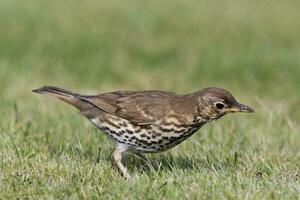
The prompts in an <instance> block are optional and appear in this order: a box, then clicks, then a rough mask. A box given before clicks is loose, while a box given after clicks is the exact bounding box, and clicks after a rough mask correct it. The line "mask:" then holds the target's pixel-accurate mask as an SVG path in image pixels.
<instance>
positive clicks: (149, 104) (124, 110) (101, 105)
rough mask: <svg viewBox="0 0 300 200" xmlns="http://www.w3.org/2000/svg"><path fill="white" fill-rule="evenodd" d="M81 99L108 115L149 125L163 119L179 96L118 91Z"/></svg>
mask: <svg viewBox="0 0 300 200" xmlns="http://www.w3.org/2000/svg"><path fill="white" fill-rule="evenodd" d="M80 98H81V99H82V100H84V101H88V102H89V103H91V104H92V105H94V106H95V107H97V108H98V109H100V110H102V111H104V112H106V113H109V114H112V115H116V116H119V117H121V118H124V119H127V120H129V121H131V122H134V123H138V124H149V123H153V122H155V121H157V120H159V119H162V118H163V117H164V116H165V115H166V112H169V111H170V110H171V105H172V101H174V99H176V98H177V95H176V94H174V93H169V92H162V91H138V92H130V91H118V92H111V93H104V94H100V95H97V96H82V97H80ZM95 112H97V111H96V110H95Z"/></svg>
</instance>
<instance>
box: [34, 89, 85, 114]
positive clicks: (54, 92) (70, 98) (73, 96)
mask: <svg viewBox="0 0 300 200" xmlns="http://www.w3.org/2000/svg"><path fill="white" fill-rule="evenodd" d="M32 92H35V93H39V94H48V95H50V96H54V97H57V98H58V99H60V100H62V101H64V102H66V103H69V104H71V105H73V106H75V107H77V108H78V109H80V108H81V107H82V106H83V104H84V103H85V102H83V101H82V100H80V99H78V97H80V95H79V94H77V93H74V92H71V91H68V90H64V89H61V88H58V87H53V86H44V87H41V88H38V89H35V90H32Z"/></svg>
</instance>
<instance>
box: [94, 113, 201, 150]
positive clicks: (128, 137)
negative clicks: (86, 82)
mask: <svg viewBox="0 0 300 200" xmlns="http://www.w3.org/2000/svg"><path fill="white" fill-rule="evenodd" d="M91 122H92V123H93V124H94V125H96V126H97V127H98V128H99V129H100V130H102V131H103V132H104V133H106V134H107V135H108V136H109V137H111V138H112V139H113V140H115V141H116V142H117V143H121V144H125V145H127V146H128V148H129V149H132V150H135V151H140V152H145V153H155V152H161V151H165V150H168V149H170V148H172V147H174V146H176V145H177V144H179V143H181V142H182V141H184V140H185V139H187V138H188V137H190V136H191V135H192V134H193V133H195V132H196V131H197V130H198V129H199V128H200V127H201V126H202V125H203V124H196V125H191V126H187V125H174V124H166V125H163V124H160V123H157V124H145V125H137V124H134V123H132V122H130V121H129V120H126V119H123V118H120V117H116V116H112V115H109V116H105V117H103V116H101V117H97V118H94V119H91Z"/></svg>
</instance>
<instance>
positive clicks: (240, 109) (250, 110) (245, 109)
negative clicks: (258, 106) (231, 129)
mask: <svg viewBox="0 0 300 200" xmlns="http://www.w3.org/2000/svg"><path fill="white" fill-rule="evenodd" d="M237 110H238V112H246V113H253V112H255V110H254V109H253V108H250V107H249V106H247V105H245V104H241V103H240V104H239V105H238V106H237Z"/></svg>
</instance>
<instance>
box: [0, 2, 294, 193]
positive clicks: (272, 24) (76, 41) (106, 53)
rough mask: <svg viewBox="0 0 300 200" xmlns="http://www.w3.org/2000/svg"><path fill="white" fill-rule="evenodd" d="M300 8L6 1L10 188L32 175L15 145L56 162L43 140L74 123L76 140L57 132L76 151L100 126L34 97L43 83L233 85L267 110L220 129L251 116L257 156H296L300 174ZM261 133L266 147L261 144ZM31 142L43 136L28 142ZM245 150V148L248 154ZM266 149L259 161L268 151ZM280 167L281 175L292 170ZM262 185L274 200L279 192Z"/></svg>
mask: <svg viewBox="0 0 300 200" xmlns="http://www.w3.org/2000/svg"><path fill="white" fill-rule="evenodd" d="M299 8H300V1H297V0H285V1H279V0H265V1H254V0H245V1H241V0H224V1H217V0H200V1H196V0H188V1H181V0H173V1H140V0H129V1H117V0H110V1H97V0H63V1H60V0H52V1H42V0H26V1H17V0H1V1H0V102H1V105H0V117H1V124H2V125H1V130H2V135H1V137H2V139H1V140H2V142H1V146H0V147H1V149H0V150H1V152H2V155H1V158H2V170H3V169H4V166H6V168H5V169H6V175H2V178H3V176H4V177H6V178H7V179H5V180H10V178H11V177H10V174H11V171H10V170H12V171H13V170H14V169H18V168H19V167H20V166H19V165H17V164H15V163H14V161H13V158H14V156H15V150H14V148H13V147H12V146H14V145H15V146H17V147H19V148H20V149H22V148H23V149H26V150H27V151H28V152H36V151H37V149H39V150H40V151H42V152H43V153H44V156H46V157H47V155H48V150H47V149H43V148H44V147H42V146H43V145H44V143H43V142H42V141H41V140H42V139H41V138H39V137H41V136H40V135H41V132H42V133H43V132H45V131H46V130H47V129H49V128H50V129H51V127H53V126H54V127H56V128H57V126H58V127H62V126H67V128H66V129H67V131H66V132H67V133H65V135H64V136H58V135H59V133H55V132H54V133H53V134H54V136H52V137H54V139H53V143H55V141H56V140H55V137H58V138H60V140H62V141H68V142H70V144H74V143H76V142H77V139H76V138H75V139H74V140H75V141H72V139H70V138H72V137H74V136H73V135H72V132H73V131H74V129H76V128H77V129H78V130H82V132H83V131H84V130H86V129H87V127H89V128H88V131H89V132H92V133H93V131H94V129H93V128H92V127H91V126H90V125H85V126H81V125H80V123H83V121H84V120H83V119H82V118H80V117H77V118H76V117H74V116H75V112H74V110H72V109H71V108H68V106H66V105H64V104H62V103H61V104H60V103H58V102H54V101H52V99H51V100H48V99H47V98H46V97H43V98H42V97H38V96H37V95H34V94H32V93H31V90H32V89H35V88H37V87H40V86H42V85H54V86H59V87H63V88H66V89H71V90H75V91H78V92H83V93H91V94H93V93H100V92H107V91H112V90H121V89H126V90H142V89H143V90H144V89H158V90H168V91H174V92H178V93H188V92H192V91H194V90H197V89H200V88H203V87H207V86H219V87H222V88H226V89H228V90H229V91H231V92H232V93H233V94H234V95H235V96H236V98H237V99H238V100H240V101H241V102H244V103H246V104H249V105H252V106H253V107H254V108H255V109H256V110H257V113H256V114H255V115H253V116H251V117H250V116H241V115H239V116H235V117H232V118H230V117H228V118H226V119H224V121H223V122H220V123H221V124H222V125H223V127H225V128H224V132H226V131H228V130H231V129H230V127H231V125H232V124H231V123H233V122H232V121H233V120H239V118H240V121H238V122H239V123H240V124H243V126H242V128H244V129H242V131H241V132H242V133H241V135H243V133H245V134H244V135H245V137H247V138H246V140H245V141H246V144H247V143H248V144H249V143H250V145H244V147H247V148H246V149H248V150H249V152H252V150H253V149H255V148H256V147H257V146H256V147H254V146H255V145H254V144H256V145H259V144H262V143H263V144H267V146H268V145H269V146H268V147H270V148H269V149H273V150H274V147H276V148H278V149H277V150H278V151H277V150H276V151H274V152H273V153H274V154H276V153H278V152H281V153H282V154H287V155H290V156H291V157H292V158H294V159H295V160H294V161H293V162H291V163H294V164H296V166H299V162H298V161H299V160H298V161H297V158H299V151H298V150H297V149H298V148H299V142H297V141H299V130H300V129H299V118H300V110H299V106H300V100H299V99H300V34H299V33H300V23H299V19H300V12H299ZM58 108H59V109H58ZM247 120H249V121H247ZM12 121H13V123H12ZM241 121H242V123H241ZM62 122H64V123H63V124H62ZM72 122H73V124H72ZM75 122H76V123H75ZM14 123H15V124H14ZM28 123H29V124H30V125H28ZM218 123H219V122H218ZM20 124H21V125H20ZM24 124H25V125H24ZM49 124H50V125H49ZM66 124H71V125H69V126H68V125H66ZM72 125H73V128H72ZM28 126H29V127H28ZM215 126H216V125H215ZM20 127H21V128H20ZM24 127H25V128H24ZM218 128H219V129H218ZM254 128H256V129H254ZM59 130H61V131H62V130H63V131H62V132H64V131H65V129H62V128H60V129H59ZM209 130H210V129H209ZM217 130H218V131H217V132H218V133H220V135H218V136H216V137H220V138H222V137H223V136H224V135H222V134H225V133H224V132H223V131H222V129H221V128H220V127H219V126H217ZM247 130H251V131H250V133H251V134H252V135H250V136H249V135H247V134H249V133H247V132H248V131H247ZM18 131H19V132H18ZM26 131H27V132H26ZM222 132H223V133H222ZM77 134H82V135H79V136H83V135H84V133H77ZM89 135H90V136H89V137H90V139H87V141H85V140H83V143H84V142H86V143H85V144H86V146H88V145H89V144H91V145H92V147H91V148H92V151H94V150H96V148H97V144H94V143H89V142H93V141H94V140H95V141H97V139H95V138H97V136H95V134H89ZM261 136H263V138H264V140H263V141H267V142H266V143H265V142H262V143H260V142H261V141H260V138H261ZM26 137H29V138H31V139H32V138H35V139H36V140H30V141H27V142H25V143H24V141H26V140H24V138H26ZM195 137H196V136H195ZM37 138H38V139H37ZM251 139H253V140H251ZM100 140H103V141H106V140H105V139H103V138H100ZM208 140H209V139H208ZM33 141H34V142H33ZM103 141H102V142H103ZM221 141H222V139H221V140H220V142H221ZM56 142H57V143H58V144H59V142H58V141H56ZM11 143H12V144H14V145H9V144H11ZM190 144H191V145H192V144H193V143H192V142H191V141H190ZM213 144H214V142H212V145H213ZM22 145H23V146H22ZM24 145H25V146H24ZM26 145H27V146H26ZM93 145H94V146H93ZM251 145H252V146H251ZM280 145H281V146H280ZM54 146H55V145H54ZM58 146H59V145H58ZM83 146H84V145H83ZM195 146H197V145H196V144H195ZM242 147H243V145H242ZM242 147H240V148H239V147H237V146H235V149H237V150H241V151H242V150H243V149H242ZM281 147H282V149H284V150H282V149H281ZM93 148H95V149H93ZM203 148H204V149H205V148H206V147H203ZM207 148H208V147H207ZM209 148H212V149H213V147H209ZM209 148H208V149H209ZM230 148H231V147H230V146H228V149H230ZM257 148H258V149H259V148H260V147H257ZM261 148H263V147H261ZM17 149H18V148H17ZM107 149H108V150H106V151H107V152H109V147H107ZM182 149H183V150H186V149H188V146H184V145H183V147H182ZM256 150H257V149H256ZM281 150H282V151H281ZM174 151H175V152H173V154H175V155H176V152H177V151H176V150H174ZM253 151H254V150H253ZM225 152H226V149H225ZM259 152H260V153H262V154H261V155H260V154H259V153H257V154H255V155H256V156H257V155H258V157H260V156H262V155H263V154H264V153H266V152H268V148H266V149H264V150H262V151H259ZM201 153H202V155H204V157H205V153H203V152H201ZM271 153H272V152H271ZM186 154H187V153H186ZM42 155H43V154H42ZM191 155H193V154H191ZM197 155H198V154H197ZM216 155H218V154H216ZM222 155H223V154H221V155H220V156H219V157H220V158H221V157H222ZM251 156H253V155H251V154H250V156H249V157H251ZM297 156H298V157H297ZM217 157H218V156H217ZM21 160H22V159H21ZM254 160H255V159H254ZM58 162H59V161H58ZM253 162H255V161H253V160H252V161H249V164H250V165H251V163H253ZM23 163H24V161H23ZM280 164H281V163H280V162H278V168H276V169H277V170H278V171H281V170H283V169H286V168H281V167H280ZM8 166H9V167H8ZM27 167H28V168H29V169H30V165H28V166H27ZM288 168H289V167H288ZM296 168H297V167H296ZM293 173H294V171H293ZM275 174H276V173H275ZM291 174H292V173H291ZM150 182H151V181H150ZM150 182H147V181H146V184H145V185H147V183H149V184H150ZM6 183H7V185H6V186H5V187H4V188H6V190H7V191H13V190H11V187H10V186H8V185H9V184H12V183H11V182H10V181H8V182H6ZM150 185H151V184H150ZM187 185H188V184H187ZM224 185H227V184H226V183H224ZM2 186H3V185H2ZM28 187H29V188H30V186H28ZM107 187H108V186H107ZM8 188H9V189H8ZM25 188H26V187H25ZM136 188H137V187H136ZM254 188H256V187H254ZM256 189H257V190H258V191H260V192H261V193H260V194H261V195H262V196H263V193H264V192H263V191H267V189H266V190H261V189H260V188H256ZM71 190H72V189H70V191H71ZM124 190H125V189H124ZM291 190H292V189H291ZM291 190H289V191H291ZM229 191H230V190H229ZM283 191H285V190H283ZM298 191H299V190H298ZM25 193H26V192H25ZM49 193H51V192H49ZM171 193H172V192H171ZM12 194H13V193H12ZM20 194H23V193H20ZM212 194H215V195H216V196H214V195H212V196H209V197H218V196H217V195H218V194H220V193H218V192H216V193H214V192H212ZM222 194H223V193H222ZM224 194H225V193H224ZM287 194H291V193H287ZM293 194H295V193H293ZM196 196H197V195H196ZM225 196H226V195H225ZM262 196H258V198H259V197H262ZM155 197H157V196H155ZM176 197H177V196H176ZM293 197H295V196H293Z"/></svg>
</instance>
